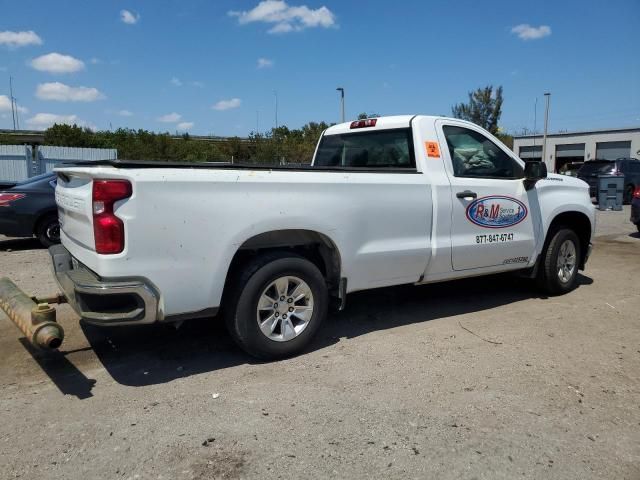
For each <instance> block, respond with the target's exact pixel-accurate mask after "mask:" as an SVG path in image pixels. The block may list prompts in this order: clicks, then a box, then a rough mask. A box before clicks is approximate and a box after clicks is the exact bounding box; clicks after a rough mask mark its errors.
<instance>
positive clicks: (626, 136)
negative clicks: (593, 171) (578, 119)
mask: <svg viewBox="0 0 640 480" xmlns="http://www.w3.org/2000/svg"><path fill="white" fill-rule="evenodd" d="M542 140H543V137H542V135H522V136H514V137H513V151H514V152H515V154H516V155H518V156H519V157H520V158H521V159H523V160H525V161H530V160H542ZM546 157H547V158H545V162H546V164H547V169H548V170H549V171H550V172H558V171H561V170H562V167H563V166H564V165H565V164H568V163H573V162H588V161H589V160H596V159H597V160H615V159H616V158H621V157H627V158H628V157H632V158H633V157H635V158H640V127H635V128H617V129H611V130H592V131H588V132H566V133H552V134H549V135H547V152H546Z"/></svg>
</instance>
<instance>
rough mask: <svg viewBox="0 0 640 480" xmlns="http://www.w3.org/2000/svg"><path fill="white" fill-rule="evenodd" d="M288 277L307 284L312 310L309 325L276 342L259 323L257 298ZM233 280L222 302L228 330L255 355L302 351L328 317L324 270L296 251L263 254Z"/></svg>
mask: <svg viewBox="0 0 640 480" xmlns="http://www.w3.org/2000/svg"><path fill="white" fill-rule="evenodd" d="M285 276H288V277H296V278H298V279H301V280H303V281H304V282H305V283H306V284H307V285H308V287H309V288H310V291H311V293H312V299H313V309H312V315H311V317H310V319H309V320H308V322H307V324H306V326H305V327H304V329H303V330H302V331H301V332H300V333H299V334H298V335H297V336H295V337H294V338H292V339H291V340H287V341H275V340H273V339H271V338H269V337H268V336H267V335H266V334H264V333H263V332H262V330H261V329H260V327H259V325H258V310H257V309H258V301H259V300H260V298H261V296H262V295H263V293H264V292H265V289H267V288H268V287H269V286H270V285H271V284H273V282H275V280H276V279H278V278H282V277H285ZM230 281H231V285H230V286H229V287H230V291H229V294H228V295H227V294H225V299H224V305H223V312H224V317H225V322H226V325H227V329H228V330H229V333H230V334H231V336H232V338H233V339H234V341H235V342H236V343H237V344H238V345H239V346H240V348H242V349H243V350H244V351H245V352H247V353H248V354H249V355H252V356H254V357H256V358H260V359H264V360H273V359H278V358H286V357H291V356H293V355H296V354H298V353H300V352H301V351H302V350H303V349H304V347H305V346H306V345H308V344H309V342H310V341H311V339H312V338H313V336H314V335H315V333H316V332H317V331H318V328H319V327H320V324H321V323H322V322H323V321H324V319H325V317H326V316H327V308H328V298H329V296H328V292H327V285H326V282H325V279H324V277H323V276H322V273H321V272H320V270H318V267H316V266H315V265H314V264H313V263H311V262H310V261H308V260H307V259H305V258H302V257H299V256H297V255H295V254H291V253H286V252H272V253H267V254H264V255H261V256H259V257H257V258H256V259H255V260H253V261H250V262H249V263H248V264H246V265H244V266H243V268H242V269H241V271H240V272H238V274H237V275H235V278H232V279H231V280H230ZM283 305H284V304H283ZM285 315H286V314H285ZM289 316H290V317H291V314H289ZM293 318H296V317H293ZM293 318H290V321H292V320H293ZM281 325H282V323H281ZM280 328H284V327H282V326H281V327H280ZM277 332H278V330H276V333H277Z"/></svg>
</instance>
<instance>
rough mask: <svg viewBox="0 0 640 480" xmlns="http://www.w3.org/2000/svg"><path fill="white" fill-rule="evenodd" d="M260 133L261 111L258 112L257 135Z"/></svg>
mask: <svg viewBox="0 0 640 480" xmlns="http://www.w3.org/2000/svg"><path fill="white" fill-rule="evenodd" d="M259 133H260V110H256V135H258V134H259Z"/></svg>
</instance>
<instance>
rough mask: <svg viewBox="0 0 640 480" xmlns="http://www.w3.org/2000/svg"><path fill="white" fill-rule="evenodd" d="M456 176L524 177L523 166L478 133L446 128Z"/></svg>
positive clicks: (449, 126)
mask: <svg viewBox="0 0 640 480" xmlns="http://www.w3.org/2000/svg"><path fill="white" fill-rule="evenodd" d="M442 130H443V131H444V136H445V139H446V140H447V145H448V147H449V155H450V156H451V163H452V164H453V174H454V175H455V176H456V177H467V178H497V179H514V178H522V177H523V176H524V170H523V168H522V166H521V165H520V164H519V163H518V162H517V161H516V160H515V159H513V158H512V157H511V156H509V155H508V154H507V153H506V152H505V151H504V150H502V149H501V148H500V147H498V146H497V145H496V144H495V143H493V142H492V141H491V140H489V139H488V138H487V137H485V136H484V135H482V134H481V133H479V132H476V131H475V130H471V129H469V128H464V127H457V126H453V125H445V126H443V127H442Z"/></svg>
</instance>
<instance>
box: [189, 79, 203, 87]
mask: <svg viewBox="0 0 640 480" xmlns="http://www.w3.org/2000/svg"><path fill="white" fill-rule="evenodd" d="M189 85H191V86H192V87H197V88H203V87H204V82H200V81H198V80H194V81H193V82H189Z"/></svg>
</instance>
